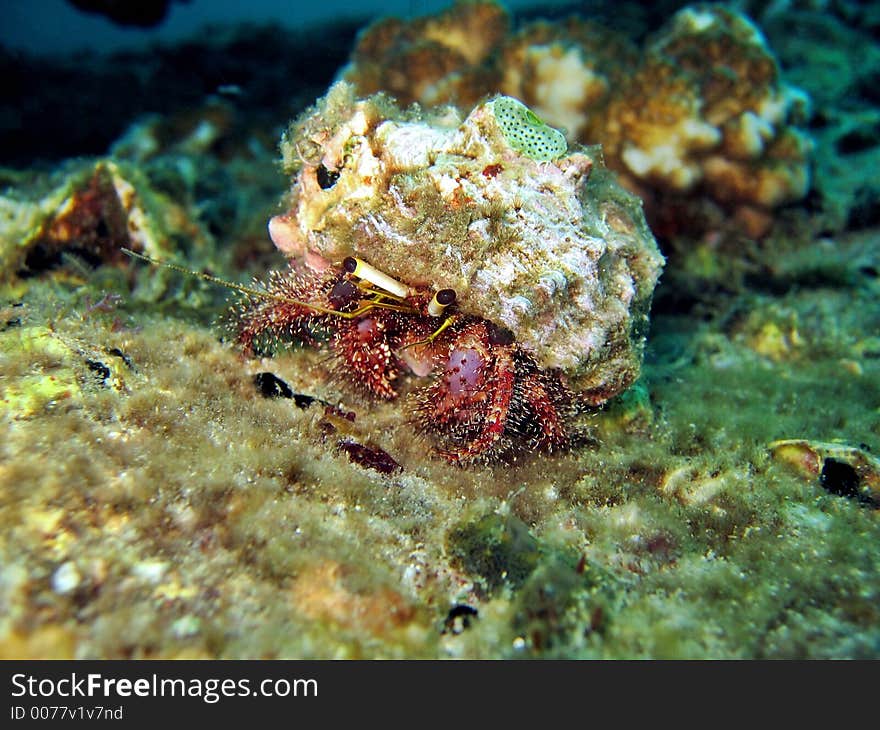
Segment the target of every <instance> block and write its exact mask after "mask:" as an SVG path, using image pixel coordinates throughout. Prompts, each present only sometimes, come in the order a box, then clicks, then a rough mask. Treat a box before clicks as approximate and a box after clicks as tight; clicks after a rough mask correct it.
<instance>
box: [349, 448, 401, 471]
mask: <svg viewBox="0 0 880 730" xmlns="http://www.w3.org/2000/svg"><path fill="white" fill-rule="evenodd" d="M336 446H337V447H338V448H339V449H341V450H342V451H344V452H345V453H346V454H347V455H348V460H349V461H351V462H352V463H354V464H360V466H362V467H364V468H365V469H373V470H374V471H378V472H380V473H382V474H393V473H394V472H396V471H403V467H402V466H401V465H400V464H398V463H397V462H396V461H395V460H394V459H393V458H392V457H391V455H390V454H389V453H388V452H387V451H383V450H382V449H376V448H373V447H370V446H364V445H363V444H359V443H356V442H354V441H348V440H343V441H339V442H338V443H337V444H336Z"/></svg>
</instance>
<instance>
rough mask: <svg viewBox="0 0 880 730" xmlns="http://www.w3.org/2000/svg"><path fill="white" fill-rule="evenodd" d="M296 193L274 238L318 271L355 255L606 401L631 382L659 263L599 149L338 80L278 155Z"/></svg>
mask: <svg viewBox="0 0 880 730" xmlns="http://www.w3.org/2000/svg"><path fill="white" fill-rule="evenodd" d="M282 151H283V153H284V159H285V161H286V163H287V168H288V171H289V172H290V173H291V174H292V182H293V184H292V189H291V194H290V197H289V205H288V210H287V212H286V213H284V214H282V215H280V216H277V217H276V218H274V219H273V220H272V222H271V224H270V235H271V236H272V239H273V241H274V242H275V243H276V245H277V246H278V247H279V249H281V250H282V251H284V252H285V253H286V254H287V255H288V256H290V257H295V258H303V259H305V261H306V262H307V263H309V264H310V265H312V266H313V267H319V268H320V267H322V266H327V265H329V264H330V263H333V262H339V261H341V260H342V259H343V258H344V257H345V256H358V257H360V258H362V259H364V260H366V261H367V262H369V263H370V264H372V265H373V266H375V267H377V268H379V269H382V270H383V271H386V272H387V273H388V274H390V275H391V276H394V277H396V278H397V279H399V280H400V281H403V282H405V283H406V284H409V285H413V286H416V285H419V286H427V287H434V288H436V289H440V288H450V289H454V290H455V291H456V292H457V294H458V302H459V306H460V308H461V310H463V311H464V312H466V313H469V314H475V315H478V316H481V317H484V318H486V319H490V320H492V321H494V322H496V323H497V324H499V325H503V326H505V327H507V328H509V329H510V330H512V331H513V332H514V334H515V335H516V338H517V340H518V341H519V342H520V344H522V345H523V346H524V347H526V348H527V349H529V350H530V351H531V352H532V353H533V354H534V355H535V357H536V359H537V360H538V362H539V363H540V364H541V365H542V366H543V367H545V368H559V369H561V370H563V371H564V372H565V373H566V375H568V377H569V379H570V381H571V382H572V384H573V385H574V386H575V387H576V388H578V389H580V390H581V391H582V392H584V393H585V398H586V399H587V400H588V401H591V402H594V403H600V402H602V401H604V400H606V399H607V398H609V397H611V396H612V395H615V394H616V393H618V392H620V391H621V390H623V389H624V388H626V387H627V386H628V385H629V384H630V383H632V382H633V380H635V378H636V377H637V375H638V371H639V365H640V361H641V351H642V345H643V335H644V331H645V329H646V322H647V312H648V309H649V306H650V301H651V295H652V293H653V290H654V285H655V284H656V282H657V279H658V277H659V274H660V269H661V266H662V263H663V258H662V256H661V255H660V252H659V251H658V249H657V245H656V243H655V241H654V238H653V236H652V234H651V232H650V230H649V229H648V226H647V224H646V223H645V219H644V215H643V213H642V209H641V203H640V201H639V200H638V199H637V198H635V197H634V196H632V195H630V194H629V193H627V192H625V191H624V190H623V189H622V188H621V187H620V186H619V185H618V184H617V183H616V181H615V180H614V179H613V177H612V176H611V175H610V174H608V173H607V171H606V170H605V169H604V166H603V165H602V161H601V156H600V155H599V153H598V150H597V149H596V148H592V149H588V148H578V149H569V148H568V146H567V144H566V142H565V139H564V137H563V136H562V135H561V134H560V133H559V132H558V130H555V129H552V128H550V127H548V126H547V125H546V124H544V123H543V122H541V121H540V120H539V119H538V118H537V117H536V116H535V115H534V114H533V113H532V112H531V111H529V110H528V108H527V107H525V106H524V105H523V104H522V103H521V102H519V101H517V100H515V99H511V98H508V97H495V98H493V99H490V100H488V101H487V102H485V103H483V104H480V105H479V106H477V107H476V108H475V109H473V111H471V113H470V114H469V115H468V116H467V118H465V119H464V120H461V119H460V118H459V117H458V116H456V115H455V113H454V112H448V111H447V112H445V113H437V114H435V115H433V116H430V117H428V116H423V115H420V114H419V113H417V112H413V111H410V112H402V111H400V110H399V109H397V108H396V107H395V106H394V105H393V104H392V103H391V102H390V101H389V100H388V99H387V98H385V97H382V96H372V97H368V98H366V99H357V98H356V97H355V95H354V91H353V88H352V87H351V86H350V85H348V84H346V83H344V82H340V83H338V84H336V85H335V86H334V87H332V88H331V90H330V92H329V93H328V95H327V96H326V97H325V98H324V99H322V100H321V101H319V103H318V105H317V106H316V107H315V108H314V109H313V110H312V111H311V112H310V113H308V114H307V115H306V116H305V117H303V118H302V119H300V120H299V121H298V122H297V123H296V124H295V125H294V126H293V127H292V128H291V130H290V131H289V133H288V134H287V136H286V138H285V141H284V143H283V144H282Z"/></svg>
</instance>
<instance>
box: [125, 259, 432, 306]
mask: <svg viewBox="0 0 880 730" xmlns="http://www.w3.org/2000/svg"><path fill="white" fill-rule="evenodd" d="M119 250H120V251H122V252H123V253H124V254H126V255H127V256H131V257H132V258H135V259H140V260H141V261H145V262H147V263H148V264H152V265H153V266H164V267H165V268H166V269H171V270H172V271H178V272H180V273H181V274H188V275H189V276H195V277H196V278H198V279H203V280H204V281H209V282H211V283H212V284H218V285H219V286H223V287H226V288H227V289H232V290H233V291H237V292H241V293H242V294H245V295H247V296H249V297H255V298H257V299H269V300H272V301H276V302H285V303H287V304H295V305H296V306H299V307H305V308H306V309H311V310H312V311H314V312H318V313H319V314H330V315H333V316H336V317H342V318H343V319H354V318H356V317H360V316H361V315H362V314H366V313H367V312H369V311H371V310H373V309H378V308H381V309H392V310H394V311H398V312H413V311H415V310H414V309H413V308H412V307H410V306H408V305H406V304H403V303H401V304H394V303H390V302H384V301H377V300H373V299H366V300H361V304H360V306H358V307H357V308H356V309H355V310H353V311H351V312H340V311H339V310H338V309H330V308H329V307H323V306H321V305H320V304H314V303H311V302H304V301H301V300H299V299H294V298H292V297H286V296H283V295H281V294H277V293H275V292H272V291H268V290H266V289H257V288H256V287H252V286H246V285H244V284H237V283H235V282H234V281H228V280H226V279H221V278H220V277H219V276H212V275H211V274H205V273H202V272H201V271H193V270H192V269H188V268H186V267H185V266H180V265H179V264H174V263H171V262H170V261H161V260H159V259H154V258H152V257H150V256H146V255H145V254H142V253H137V252H136V251H132V250H131V249H128V248H122V247H120V249H119ZM348 260H349V259H346V260H345V261H346V262H347V261H348ZM351 260H352V261H354V262H356V264H357V267H356V268H358V270H359V271H360V272H361V273H360V274H355V276H359V277H360V278H363V279H364V280H365V281H369V282H371V283H372V284H375V285H376V286H381V287H382V288H386V289H387V285H388V284H389V283H390V284H393V285H396V290H398V291H399V289H400V288H401V287H403V288H404V293H403V294H401V295H399V296H400V299H401V300H402V299H403V298H404V297H405V296H406V295H407V293H408V291H409V290H407V289H406V288H405V287H404V286H403V284H401V283H400V282H398V281H395V280H394V279H392V278H391V277H390V276H388V275H387V274H383V273H382V272H381V271H379V270H378V269H376V268H374V267H372V266H370V265H369V264H368V263H366V262H365V261H361V260H360V259H354V258H352V259H351ZM344 263H345V262H343V265H344ZM346 271H348V268H347V267H346ZM364 272H366V274H364ZM350 273H351V272H350ZM367 276H371V277H373V278H372V279H368V278H367ZM374 279H375V280H374ZM379 281H381V282H383V284H380V283H379ZM389 291H390V289H389ZM392 293H395V292H392ZM380 294H381V292H380ZM395 295H396V293H395Z"/></svg>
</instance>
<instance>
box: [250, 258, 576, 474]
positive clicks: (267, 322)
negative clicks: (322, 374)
mask: <svg viewBox="0 0 880 730" xmlns="http://www.w3.org/2000/svg"><path fill="white" fill-rule="evenodd" d="M352 262H355V263H352ZM358 266H360V267H361V268H357V267H358ZM370 272H374V273H375V275H376V277H377V278H376V281H379V282H380V283H379V285H376V284H375V283H371V279H372V278H373V277H372V276H369V275H370ZM361 276H366V277H367V278H361ZM384 276H385V275H384V274H381V272H377V270H375V269H372V267H369V265H367V264H365V263H364V262H359V261H357V260H356V259H346V261H345V262H344V264H343V267H342V268H338V267H329V268H328V269H327V270H326V271H325V272H323V273H320V274H318V273H315V272H313V271H311V270H310V269H306V268H302V269H298V268H294V267H291V269H289V270H288V271H287V272H283V273H280V272H273V273H272V274H270V276H269V279H268V281H267V282H266V284H265V285H264V287H263V288H262V289H254V290H252V291H246V292H245V296H244V299H243V300H242V303H241V305H240V307H239V308H238V311H237V316H236V324H237V328H238V341H239V342H240V344H241V345H242V346H243V347H244V349H245V351H246V352H253V351H254V350H255V348H257V346H258V345H259V344H261V343H264V342H267V341H268V342H270V343H273V342H277V341H291V340H293V341H301V342H305V343H308V344H313V345H320V346H323V347H326V348H328V349H329V350H330V352H331V353H332V354H333V356H334V358H333V359H334V365H333V373H334V375H336V376H337V377H338V378H339V379H340V380H342V381H344V382H347V383H350V384H351V385H353V386H354V387H356V388H358V389H359V390H361V391H362V392H365V393H366V394H367V395H369V396H372V397H377V398H383V399H392V398H395V397H397V395H398V392H399V384H400V382H401V380H402V378H403V376H404V375H405V374H407V373H411V374H414V375H416V376H427V377H428V378H429V381H428V383H427V384H426V385H423V386H421V387H417V388H415V389H414V390H413V391H412V392H411V393H410V395H409V398H408V403H409V407H410V410H411V413H412V414H413V416H414V420H415V422H416V423H417V424H418V428H419V430H420V431H421V432H422V433H423V434H426V435H428V436H429V437H431V438H432V439H433V440H435V442H436V444H437V451H438V453H439V454H441V455H442V456H443V457H444V458H446V459H447V460H448V461H450V462H453V463H458V464H467V463H475V462H492V461H499V460H513V459H515V458H516V457H517V456H518V455H519V454H520V453H524V452H529V451H536V450H537V451H544V452H549V451H553V450H557V449H561V448H565V447H566V446H568V445H569V444H570V441H571V434H570V429H569V423H570V421H571V417H572V416H573V415H574V412H575V407H574V400H575V399H574V397H573V395H572V393H571V392H570V391H569V390H568V388H567V387H566V386H565V384H564V383H563V381H562V378H561V376H560V374H559V373H558V372H555V371H546V370H542V369H541V368H540V367H539V366H538V364H537V362H536V361H535V359H534V358H533V357H532V356H531V355H530V354H529V353H528V352H527V351H525V350H524V349H523V348H522V347H521V346H520V345H518V344H517V343H516V342H515V341H514V337H513V335H512V333H510V332H509V331H508V330H506V329H504V328H501V327H498V326H496V325H495V324H493V323H492V322H489V321H487V320H485V319H482V318H480V317H477V316H473V315H467V314H462V313H460V312H458V311H456V307H455V303H454V302H455V294H454V292H452V291H451V290H442V291H440V292H437V293H432V292H431V291H430V290H427V289H420V288H412V287H406V286H405V285H402V284H399V283H398V282H395V281H394V280H392V279H390V278H387V277H386V278H385V279H382V278H380V277H384ZM394 285H396V286H394ZM385 287H387V288H389V289H394V291H388V290H386V288H385ZM398 287H399V288H398Z"/></svg>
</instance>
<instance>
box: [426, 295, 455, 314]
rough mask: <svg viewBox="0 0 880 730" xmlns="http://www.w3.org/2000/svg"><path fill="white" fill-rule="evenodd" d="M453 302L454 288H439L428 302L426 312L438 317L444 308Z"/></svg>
mask: <svg viewBox="0 0 880 730" xmlns="http://www.w3.org/2000/svg"><path fill="white" fill-rule="evenodd" d="M454 303H455V290H454V289H441V290H440V291H438V292H437V293H436V294H435V295H434V298H433V299H432V300H431V301H430V303H429V304H428V314H430V315H431V316H432V317H439V316H441V315H442V314H443V312H445V311H446V308H447V307H448V306H450V305H451V304H454Z"/></svg>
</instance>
